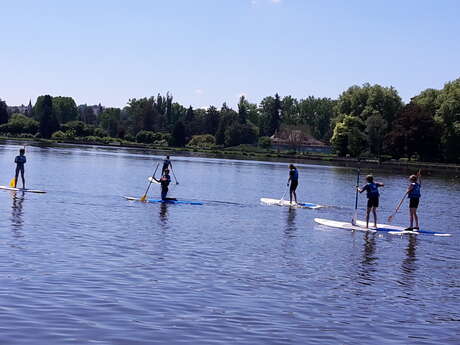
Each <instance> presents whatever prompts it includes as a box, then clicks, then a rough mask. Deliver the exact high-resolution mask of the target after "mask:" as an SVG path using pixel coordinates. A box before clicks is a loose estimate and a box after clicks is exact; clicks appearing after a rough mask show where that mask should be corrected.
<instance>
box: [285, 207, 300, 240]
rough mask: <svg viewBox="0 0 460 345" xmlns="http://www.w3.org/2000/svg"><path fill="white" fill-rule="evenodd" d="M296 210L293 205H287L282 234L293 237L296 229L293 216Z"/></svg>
mask: <svg viewBox="0 0 460 345" xmlns="http://www.w3.org/2000/svg"><path fill="white" fill-rule="evenodd" d="M296 214H297V210H296V209H295V208H294V207H289V208H288V212H287V218H286V227H285V228H284V234H285V235H286V236H287V237H295V234H294V233H295V231H296V230H297V227H296V223H295V218H296Z"/></svg>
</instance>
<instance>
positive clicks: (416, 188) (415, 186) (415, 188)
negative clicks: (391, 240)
mask: <svg viewBox="0 0 460 345" xmlns="http://www.w3.org/2000/svg"><path fill="white" fill-rule="evenodd" d="M409 181H410V185H409V187H408V188H407V197H408V198H409V215H410V226H409V227H408V228H407V229H406V230H413V231H417V230H419V229H420V228H419V226H418V216H417V207H418V204H419V202H420V196H421V194H420V188H421V187H422V179H421V176H420V172H419V173H418V174H417V175H411V176H409ZM414 220H415V226H414Z"/></svg>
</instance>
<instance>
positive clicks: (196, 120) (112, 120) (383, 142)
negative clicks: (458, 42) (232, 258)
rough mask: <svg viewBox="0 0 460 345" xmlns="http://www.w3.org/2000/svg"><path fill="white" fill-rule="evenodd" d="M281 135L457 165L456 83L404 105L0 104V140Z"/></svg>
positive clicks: (47, 100) (273, 100) (385, 99)
mask: <svg viewBox="0 0 460 345" xmlns="http://www.w3.org/2000/svg"><path fill="white" fill-rule="evenodd" d="M281 130H287V131H296V132H302V133H303V134H304V135H305V136H311V137H313V138H315V139H318V140H321V141H323V142H325V143H328V144H330V145H332V147H333V148H334V150H335V152H336V153H337V154H338V155H339V156H351V157H377V158H386V157H393V158H402V157H406V158H413V157H416V158H417V159H420V160H424V161H444V162H458V161H459V152H460V78H459V79H457V80H454V81H451V82H448V83H446V84H445V85H444V87H443V88H442V89H441V90H436V89H427V90H424V91H422V92H421V93H420V94H419V95H417V96H415V97H413V98H412V99H411V100H410V102H409V103H408V104H404V103H403V101H402V99H401V97H400V96H399V94H398V92H397V90H396V89H394V88H393V87H383V86H380V85H370V84H367V83H366V84H363V85H362V86H356V85H355V86H352V87H350V88H348V89H347V90H346V91H344V92H343V93H342V94H341V95H340V96H339V97H338V99H336V100H334V99H330V98H317V97H313V96H310V97H307V98H305V99H296V98H294V97H291V96H285V97H280V96H279V95H278V94H275V95H274V96H268V97H265V98H264V99H263V100H262V101H261V102H260V103H259V104H255V103H251V102H249V101H248V100H247V99H246V98H245V97H244V96H241V98H240V99H239V102H238V104H237V107H236V109H232V108H231V107H229V106H228V105H227V104H226V103H224V104H223V105H222V106H221V107H220V108H217V107H215V106H210V107H209V108H207V109H201V108H198V109H197V108H195V109H194V108H193V107H191V106H190V107H184V106H183V105H181V104H179V103H177V102H174V101H173V97H172V95H171V94H169V93H167V94H166V95H165V96H163V95H160V94H158V95H157V96H151V97H145V98H140V99H130V100H129V101H128V103H127V106H126V107H124V108H123V109H120V108H104V107H102V106H101V105H99V106H96V108H95V107H90V106H87V105H82V106H78V107H77V105H76V103H75V101H74V100H73V99H72V98H71V97H52V96H50V95H44V96H40V97H38V98H37V101H36V102H35V105H34V106H33V109H32V112H31V114H27V116H26V115H23V114H10V113H9V112H8V107H7V105H6V103H5V102H4V101H1V100H0V133H3V134H4V135H13V136H18V135H22V136H30V137H41V138H53V139H75V138H79V139H82V140H83V139H85V138H86V139H88V138H89V139H91V138H106V139H110V140H115V139H116V140H126V141H136V142H141V143H151V144H155V145H164V146H174V147H183V146H186V145H191V146H202V147H215V146H217V147H230V146H238V145H241V144H257V143H258V144H259V145H260V146H263V147H270V144H271V139H270V137H272V136H273V135H275V136H276V134H277V133H279V132H280V131H281Z"/></svg>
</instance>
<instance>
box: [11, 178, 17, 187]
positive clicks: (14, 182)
mask: <svg viewBox="0 0 460 345" xmlns="http://www.w3.org/2000/svg"><path fill="white" fill-rule="evenodd" d="M15 184H16V178H14V177H13V178H12V179H11V181H10V187H12V188H14V185H15Z"/></svg>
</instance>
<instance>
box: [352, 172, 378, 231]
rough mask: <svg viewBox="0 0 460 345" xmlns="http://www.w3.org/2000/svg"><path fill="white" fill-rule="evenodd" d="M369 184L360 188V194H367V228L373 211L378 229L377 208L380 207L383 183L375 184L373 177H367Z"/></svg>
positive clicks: (375, 225)
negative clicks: (380, 189)
mask: <svg viewBox="0 0 460 345" xmlns="http://www.w3.org/2000/svg"><path fill="white" fill-rule="evenodd" d="M366 181H367V184H366V185H364V186H363V188H358V192H360V193H362V192H364V191H366V192H367V213H366V228H368V227H369V214H370V213H371V211H372V214H373V215H374V227H377V211H376V210H377V207H379V197H380V193H379V187H383V183H379V182H374V177H373V176H372V175H367V176H366Z"/></svg>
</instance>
